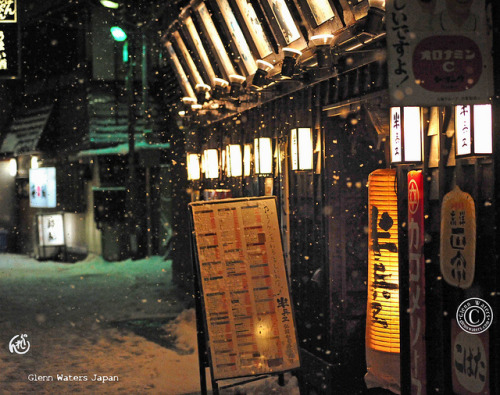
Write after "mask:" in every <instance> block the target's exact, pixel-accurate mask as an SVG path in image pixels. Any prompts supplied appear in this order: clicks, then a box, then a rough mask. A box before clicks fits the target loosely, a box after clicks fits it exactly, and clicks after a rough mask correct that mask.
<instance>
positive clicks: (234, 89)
mask: <svg viewBox="0 0 500 395" xmlns="http://www.w3.org/2000/svg"><path fill="white" fill-rule="evenodd" d="M245 81H246V78H245V77H243V76H242V75H238V74H231V75H230V76H229V82H230V85H231V97H232V98H233V99H237V98H238V97H239V96H240V95H241V94H242V93H243V84H244V83H245Z"/></svg>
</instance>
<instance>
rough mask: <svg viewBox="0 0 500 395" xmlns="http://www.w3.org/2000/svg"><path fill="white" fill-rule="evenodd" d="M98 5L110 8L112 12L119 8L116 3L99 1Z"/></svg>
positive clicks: (107, 0) (108, 0)
mask: <svg viewBox="0 0 500 395" xmlns="http://www.w3.org/2000/svg"><path fill="white" fill-rule="evenodd" d="M100 3H101V5H102V6H104V7H106V8H112V9H114V10H117V9H118V8H119V7H120V4H119V3H117V2H116V1H110V0H101V1H100Z"/></svg>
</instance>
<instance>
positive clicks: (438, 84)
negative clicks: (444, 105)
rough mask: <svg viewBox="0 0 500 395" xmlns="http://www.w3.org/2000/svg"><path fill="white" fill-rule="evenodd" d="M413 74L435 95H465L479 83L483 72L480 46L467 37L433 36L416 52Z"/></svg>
mask: <svg viewBox="0 0 500 395" xmlns="http://www.w3.org/2000/svg"><path fill="white" fill-rule="evenodd" d="M413 72H414V74H415V80H416V81H417V82H418V83H419V84H420V86H421V87H422V88H424V89H426V90H428V91H431V92H463V91H465V90H467V89H471V88H472V87H473V86H474V85H476V84H477V82H478V81H479V78H480V77H481V73H482V72H483V59H482V56H481V50H480V49H479V46H478V45H477V44H476V43H475V42H474V41H473V40H471V39H470V38H468V37H464V36H432V37H427V38H424V39H423V40H422V41H420V42H419V43H418V45H417V46H416V47H415V51H414V52H413Z"/></svg>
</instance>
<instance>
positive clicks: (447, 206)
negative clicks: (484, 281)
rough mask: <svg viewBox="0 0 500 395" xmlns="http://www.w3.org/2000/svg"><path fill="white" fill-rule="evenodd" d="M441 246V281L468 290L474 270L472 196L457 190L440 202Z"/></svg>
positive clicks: (456, 187)
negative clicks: (442, 279) (441, 203)
mask: <svg viewBox="0 0 500 395" xmlns="http://www.w3.org/2000/svg"><path fill="white" fill-rule="evenodd" d="M440 244H441V246H440V250H441V253H440V259H441V263H440V266H441V274H442V275H443V278H444V280H445V281H446V282H447V283H448V284H450V285H452V286H454V287H459V288H469V287H470V286H471V285H472V282H473V281H474V273H475V270H476V211H475V205H474V200H473V199H472V196H471V195H469V194H468V193H466V192H462V190H461V189H460V188H459V187H458V186H455V188H453V190H452V191H450V192H448V193H447V194H446V195H445V196H444V198H443V205H442V207H441V240H440Z"/></svg>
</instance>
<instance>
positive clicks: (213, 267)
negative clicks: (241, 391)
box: [189, 197, 300, 380]
mask: <svg viewBox="0 0 500 395" xmlns="http://www.w3.org/2000/svg"><path fill="white" fill-rule="evenodd" d="M189 206H190V210H191V215H192V224H193V240H194V242H195V243H194V244H195V247H194V248H195V255H196V257H195V266H196V269H197V275H198V278H199V283H200V284H201V302H202V310H203V317H204V321H205V322H204V324H205V328H206V333H207V335H208V336H207V337H208V343H207V344H208V348H209V358H210V365H211V369H212V377H213V379H214V380H220V379H228V378H235V377H243V376H253V375H260V374H268V373H274V372H282V371H285V370H290V369H294V368H297V367H299V365H300V362H299V353H298V346H297V338H296V329H295V322H294V316H293V311H292V303H291V300H290V294H289V290H288V281H287V276H286V271H285V262H284V259H283V250H282V246H281V234H280V228H279V225H278V216H277V210H276V198H275V197H258V198H244V199H224V200H218V201H217V200H216V201H210V202H195V203H190V205H189Z"/></svg>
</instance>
